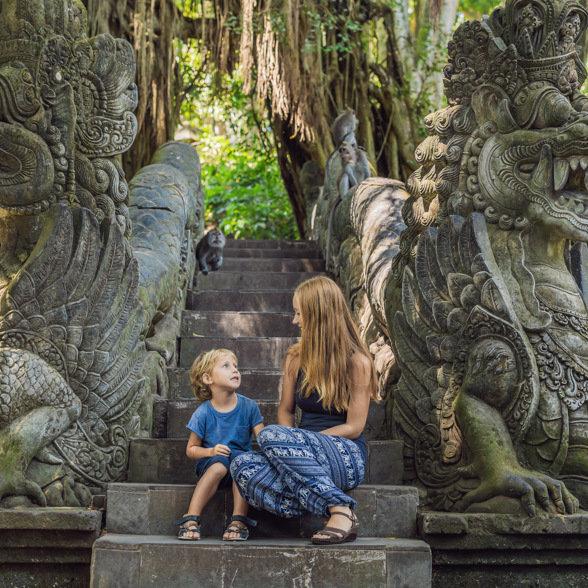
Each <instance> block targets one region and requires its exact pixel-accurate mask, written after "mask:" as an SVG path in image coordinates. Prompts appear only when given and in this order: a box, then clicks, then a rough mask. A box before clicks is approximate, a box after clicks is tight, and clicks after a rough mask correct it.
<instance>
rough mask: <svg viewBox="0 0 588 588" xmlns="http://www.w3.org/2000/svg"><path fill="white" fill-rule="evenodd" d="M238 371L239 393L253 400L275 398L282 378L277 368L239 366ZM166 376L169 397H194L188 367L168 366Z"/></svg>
mask: <svg viewBox="0 0 588 588" xmlns="http://www.w3.org/2000/svg"><path fill="white" fill-rule="evenodd" d="M239 371H240V372H241V386H240V387H239V394H243V396H247V398H252V399H253V400H255V401H258V400H277V398H278V395H279V390H280V380H281V378H282V375H281V373H280V370H279V369H274V370H257V369H248V368H242V367H241V368H239ZM167 377H168V381H169V396H170V399H172V400H173V399H180V398H186V399H191V400H193V399H194V392H193V391H192V386H191V385H190V370H189V369H188V368H168V369H167Z"/></svg>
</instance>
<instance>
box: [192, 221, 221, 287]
mask: <svg viewBox="0 0 588 588" xmlns="http://www.w3.org/2000/svg"><path fill="white" fill-rule="evenodd" d="M226 242H227V240H226V239H225V236H224V235H223V233H222V231H220V230H219V229H212V230H210V231H208V233H206V235H204V237H202V239H200V241H199V243H198V245H197V246H196V257H197V258H198V264H199V265H200V271H201V272H202V273H203V274H204V275H205V276H206V275H208V271H209V264H210V271H213V272H215V271H216V270H218V269H219V268H220V266H221V265H222V263H223V248H224V246H225V243H226Z"/></svg>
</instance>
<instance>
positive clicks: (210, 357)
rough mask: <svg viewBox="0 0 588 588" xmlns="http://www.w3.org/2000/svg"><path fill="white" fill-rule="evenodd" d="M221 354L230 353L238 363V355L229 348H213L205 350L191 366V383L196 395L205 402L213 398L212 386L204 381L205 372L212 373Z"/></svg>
mask: <svg viewBox="0 0 588 588" xmlns="http://www.w3.org/2000/svg"><path fill="white" fill-rule="evenodd" d="M221 355H230V356H231V357H232V358H233V359H234V360H235V363H238V361H237V356H236V355H235V354H234V353H233V352H232V351H230V350H228V349H211V350H210V351H203V352H202V353H201V354H200V355H199V356H198V357H197V358H196V359H195V360H194V363H193V364H192V367H191V368H190V384H191V385H192V390H193V391H194V396H196V398H198V400H201V401H202V402H204V401H205V400H210V399H211V398H212V392H211V391H210V388H209V387H208V386H207V385H206V384H205V383H204V382H203V381H202V378H203V377H204V374H210V373H211V372H212V368H213V367H214V362H215V361H216V359H217V358H218V357H220V356H221Z"/></svg>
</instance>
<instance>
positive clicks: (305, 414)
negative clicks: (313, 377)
mask: <svg viewBox="0 0 588 588" xmlns="http://www.w3.org/2000/svg"><path fill="white" fill-rule="evenodd" d="M302 373H303V372H302V370H298V377H297V378H296V396H295V399H296V406H297V407H298V408H299V409H300V412H301V413H302V415H301V418H300V425H299V428H300V429H306V430H307V431H314V432H315V433H319V432H320V431H324V430H325V429H330V428H331V427H336V426H337V425H343V424H345V423H346V422H347V411H341V412H339V411H337V410H335V409H328V408H327V409H325V408H323V404H322V402H321V401H320V400H319V395H318V392H317V391H316V390H313V391H312V392H311V393H310V394H309V395H308V396H307V397H304V396H302V395H301V394H300V388H301V387H302ZM350 441H353V442H354V443H355V444H356V445H357V446H358V447H359V449H360V451H361V453H362V455H363V458H364V460H366V459H367V446H366V443H365V438H364V436H363V433H362V434H361V435H360V436H359V437H358V438H357V439H350Z"/></svg>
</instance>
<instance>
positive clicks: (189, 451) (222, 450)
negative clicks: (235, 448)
mask: <svg viewBox="0 0 588 588" xmlns="http://www.w3.org/2000/svg"><path fill="white" fill-rule="evenodd" d="M230 453H231V450H230V449H229V448H228V447H227V446H226V445H215V446H214V447H202V439H200V437H198V435H196V433H190V438H189V439H188V446H187V447H186V455H187V456H188V457H189V458H190V459H194V460H198V459H202V458H203V457H212V456H214V455H225V456H227V457H228V456H229V454H230Z"/></svg>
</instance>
